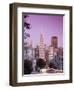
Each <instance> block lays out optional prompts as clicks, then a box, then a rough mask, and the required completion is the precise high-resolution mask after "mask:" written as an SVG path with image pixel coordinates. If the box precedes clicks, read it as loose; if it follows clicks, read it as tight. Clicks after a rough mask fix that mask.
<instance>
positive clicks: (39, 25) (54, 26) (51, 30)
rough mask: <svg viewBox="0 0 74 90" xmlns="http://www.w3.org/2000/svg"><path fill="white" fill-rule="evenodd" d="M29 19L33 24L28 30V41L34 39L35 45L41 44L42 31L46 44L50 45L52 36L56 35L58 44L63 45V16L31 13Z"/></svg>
mask: <svg viewBox="0 0 74 90" xmlns="http://www.w3.org/2000/svg"><path fill="white" fill-rule="evenodd" d="M53 20H54V21H53ZM27 21H28V22H29V23H30V24H31V29H30V30H27V31H26V32H27V33H29V34H30V38H29V39H28V41H29V42H30V41H31V40H32V43H33V47H36V46H37V45H38V44H39V40H40V34H41V33H42V34H43V37H44V43H45V44H46V45H50V43H51V37H52V36H56V37H58V46H59V47H63V16H59V15H55V16H54V15H29V17H28V18H27Z"/></svg>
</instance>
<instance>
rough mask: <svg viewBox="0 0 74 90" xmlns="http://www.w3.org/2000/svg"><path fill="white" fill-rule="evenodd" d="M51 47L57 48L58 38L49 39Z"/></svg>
mask: <svg viewBox="0 0 74 90" xmlns="http://www.w3.org/2000/svg"><path fill="white" fill-rule="evenodd" d="M51 46H52V47H54V48H58V37H56V36H53V37H52V38H51Z"/></svg>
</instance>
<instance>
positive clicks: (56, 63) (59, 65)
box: [49, 55, 63, 70]
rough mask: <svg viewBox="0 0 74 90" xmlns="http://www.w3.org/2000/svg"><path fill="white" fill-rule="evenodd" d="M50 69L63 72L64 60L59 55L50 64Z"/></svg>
mask: <svg viewBox="0 0 74 90" xmlns="http://www.w3.org/2000/svg"><path fill="white" fill-rule="evenodd" d="M49 67H50V68H54V69H58V70H62V69H63V59H62V58H60V57H59V56H58V55H57V56H55V57H54V58H53V59H52V60H51V61H50V63H49Z"/></svg>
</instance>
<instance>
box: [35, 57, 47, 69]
mask: <svg viewBox="0 0 74 90" xmlns="http://www.w3.org/2000/svg"><path fill="white" fill-rule="evenodd" d="M45 66H46V62H45V61H44V60H43V59H41V58H39V59H38V60H37V62H36V68H37V70H39V71H40V69H42V68H44V67H45Z"/></svg>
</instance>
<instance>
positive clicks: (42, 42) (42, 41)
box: [39, 34, 45, 60]
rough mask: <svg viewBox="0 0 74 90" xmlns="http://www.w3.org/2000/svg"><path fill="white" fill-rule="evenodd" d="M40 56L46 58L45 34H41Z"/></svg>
mask: <svg viewBox="0 0 74 90" xmlns="http://www.w3.org/2000/svg"><path fill="white" fill-rule="evenodd" d="M39 58H41V59H44V60H45V45H44V38H43V34H40V45H39Z"/></svg>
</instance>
